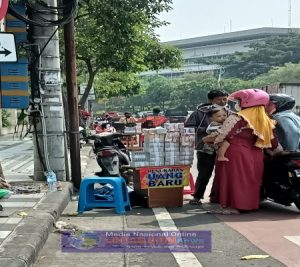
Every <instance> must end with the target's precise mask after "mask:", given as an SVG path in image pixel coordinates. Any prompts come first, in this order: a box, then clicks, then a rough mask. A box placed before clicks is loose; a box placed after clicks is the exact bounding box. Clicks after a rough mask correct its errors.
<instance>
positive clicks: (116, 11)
mask: <svg viewBox="0 0 300 267" xmlns="http://www.w3.org/2000/svg"><path fill="white" fill-rule="evenodd" d="M171 3H172V1H171V0H142V1H141V0H110V1H107V0H87V1H85V2H82V4H81V5H80V9H79V13H78V17H77V20H76V25H75V27H76V31H75V35H76V47H77V54H78V59H79V60H81V61H83V62H84V63H85V72H86V73H87V74H88V83H87V89H86V92H85V94H84V95H83V97H82V99H81V103H83V102H85V100H86V98H87V96H88V93H89V90H90V88H91V86H92V85H93V81H94V78H95V77H96V76H97V75H98V73H99V72H101V73H102V72H106V71H108V72H110V73H112V71H116V72H117V74H116V75H117V76H118V75H119V76H120V75H121V76H122V74H121V73H124V74H123V76H126V75H128V73H131V74H130V75H131V76H132V73H137V72H142V71H146V70H157V69H160V68H165V67H179V66H180V64H181V63H182V59H181V52H180V51H179V50H178V49H176V48H173V47H169V46H164V45H161V44H160V43H159V40H158V38H157V37H156V35H155V33H154V29H155V28H157V27H160V26H161V25H165V24H166V23H165V22H163V21H160V20H159V19H158V15H159V14H160V13H161V12H163V11H169V10H170V9H171V6H170V4H171ZM79 72H81V73H82V71H79ZM118 88H119V87H118V86H117V84H116V83H112V88H109V87H108V86H106V87H105V88H104V87H101V89H102V90H104V89H108V90H109V92H108V95H109V94H110V93H111V92H113V94H117V93H118V94H131V93H133V92H134V90H133V91H132V88H131V86H129V87H120V88H119V92H117V90H118ZM126 88H127V89H129V90H128V91H126V90H125V89H126ZM99 90H100V89H99ZM101 94H103V95H105V94H106V92H104V91H103V92H102V93H101Z"/></svg>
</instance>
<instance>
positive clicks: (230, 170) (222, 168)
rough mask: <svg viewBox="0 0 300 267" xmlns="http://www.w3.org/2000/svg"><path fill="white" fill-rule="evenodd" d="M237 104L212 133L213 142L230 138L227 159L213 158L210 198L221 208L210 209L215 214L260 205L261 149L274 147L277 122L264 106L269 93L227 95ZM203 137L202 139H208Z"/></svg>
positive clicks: (255, 207)
mask: <svg viewBox="0 0 300 267" xmlns="http://www.w3.org/2000/svg"><path fill="white" fill-rule="evenodd" d="M229 99H234V100H235V102H237V103H238V105H239V106H240V109H241V110H240V111H239V112H237V113H232V114H231V115H230V116H229V117H228V118H227V119H226V121H225V122H224V124H223V126H222V127H221V129H220V130H219V135H218V136H217V137H213V138H212V139H215V140H214V143H215V144H221V143H222V142H223V141H227V142H229V144H230V145H229V147H228V150H227V152H226V157H227V158H228V159H229V161H216V168H215V177H214V182H213V187H212V191H211V196H210V197H211V198H210V200H211V202H212V203H219V204H220V208H218V209H215V210H212V211H210V213H218V214H239V213H240V211H249V210H256V209H258V207H259V200H260V187H261V183H262V177H263V169H264V162H263V149H264V148H274V147H277V145H278V142H277V139H276V138H275V137H274V134H273V131H274V129H275V124H276V122H275V121H273V120H272V119H270V118H269V116H268V114H267V113H266V111H265V106H266V105H267V104H268V102H269V95H268V94H267V93H266V92H264V91H262V90H259V89H246V90H240V91H237V92H235V93H233V94H231V95H230V96H229ZM209 139H210V136H207V137H205V138H204V141H205V142H209V141H211V140H209Z"/></svg>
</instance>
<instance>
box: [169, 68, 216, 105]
mask: <svg viewBox="0 0 300 267" xmlns="http://www.w3.org/2000/svg"><path fill="white" fill-rule="evenodd" d="M216 88H218V80H217V78H216V77H215V76H214V74H213V73H211V72H206V73H195V74H186V75H184V76H182V77H181V78H180V79H179V84H178V86H177V87H176V88H175V90H174V91H173V92H172V96H171V97H172V100H173V101H174V102H173V103H174V105H175V106H177V107H179V106H180V107H185V108H186V109H188V110H194V109H195V108H196V107H197V106H198V105H199V104H200V103H206V102H207V93H208V91H210V90H212V89H216Z"/></svg>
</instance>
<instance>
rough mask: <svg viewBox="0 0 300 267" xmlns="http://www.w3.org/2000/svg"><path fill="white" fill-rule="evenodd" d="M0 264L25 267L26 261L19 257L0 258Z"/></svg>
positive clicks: (10, 266)
mask: <svg viewBox="0 0 300 267" xmlns="http://www.w3.org/2000/svg"><path fill="white" fill-rule="evenodd" d="M0 266H9V267H26V262H25V261H24V260H21V259H11V258H0Z"/></svg>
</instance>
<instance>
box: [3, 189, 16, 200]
mask: <svg viewBox="0 0 300 267" xmlns="http://www.w3.org/2000/svg"><path fill="white" fill-rule="evenodd" d="M13 193H14V192H12V191H10V190H7V189H0V199H1V198H9V197H10V196H11V195H12V194H13Z"/></svg>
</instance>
